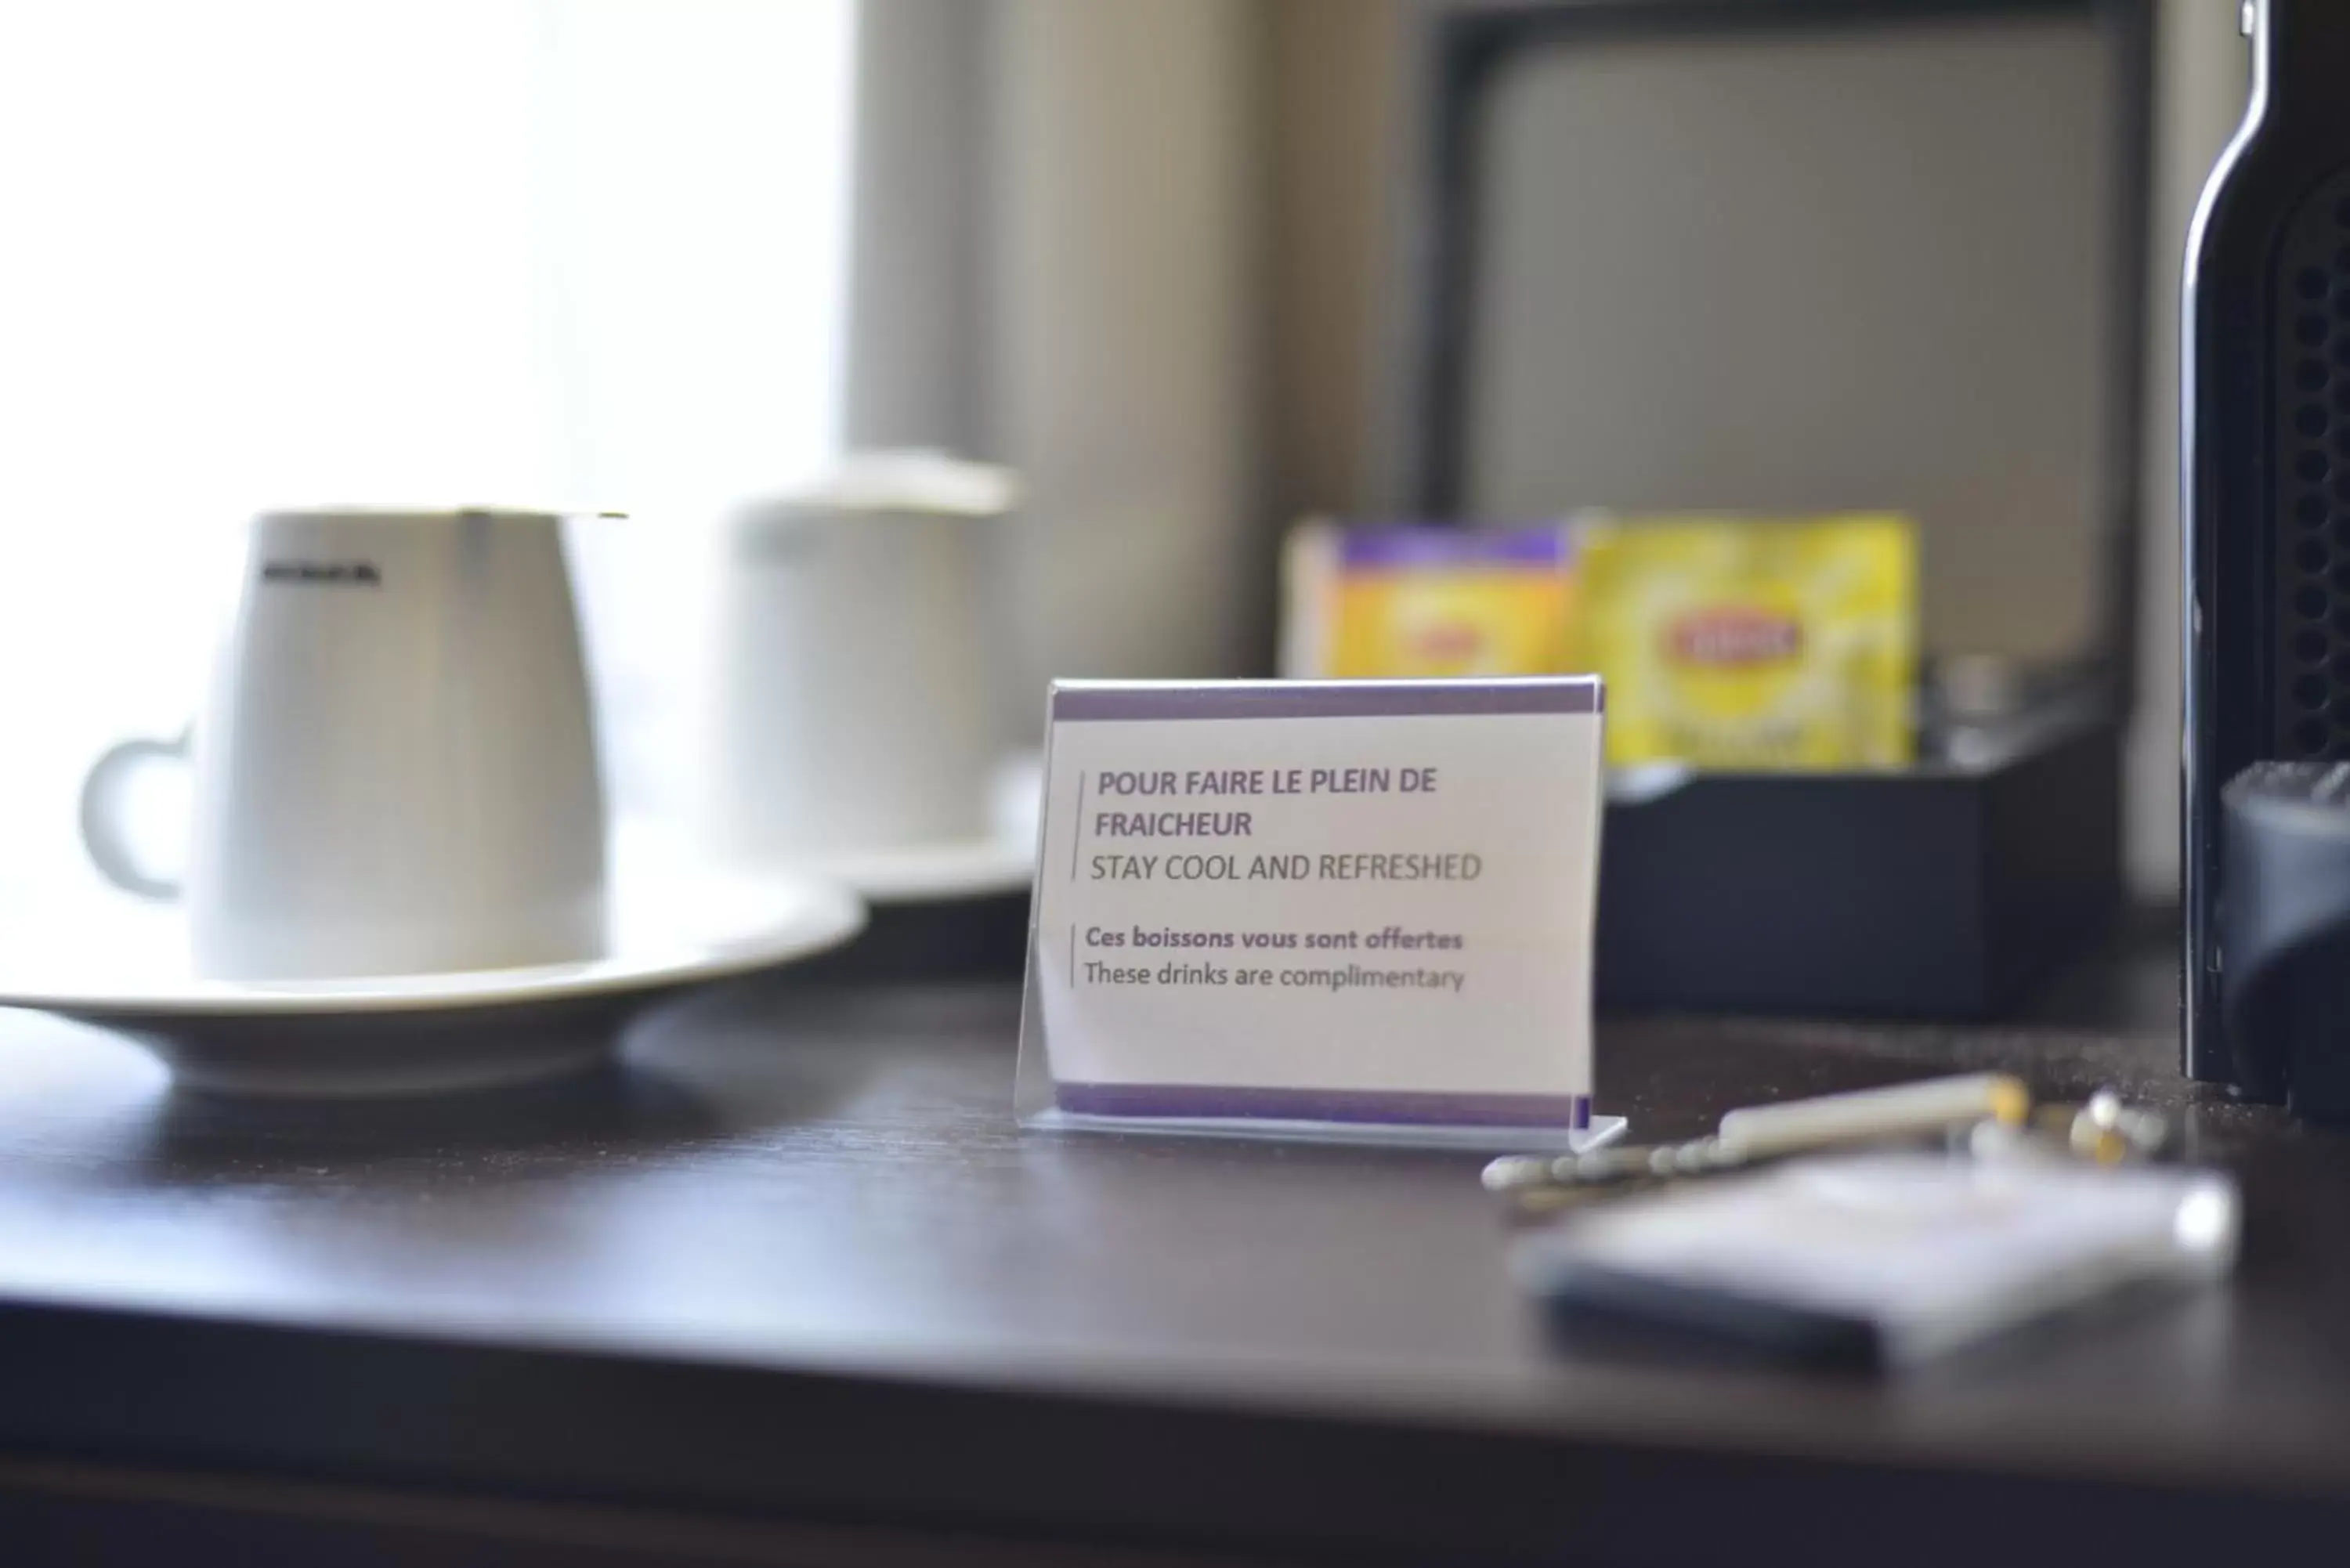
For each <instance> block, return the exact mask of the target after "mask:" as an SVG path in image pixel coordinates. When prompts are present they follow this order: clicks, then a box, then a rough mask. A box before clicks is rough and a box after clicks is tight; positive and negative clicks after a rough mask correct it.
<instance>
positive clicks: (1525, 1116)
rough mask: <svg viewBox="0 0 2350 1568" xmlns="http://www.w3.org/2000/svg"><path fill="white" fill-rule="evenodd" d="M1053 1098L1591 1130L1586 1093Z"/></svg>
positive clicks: (1218, 1113)
mask: <svg viewBox="0 0 2350 1568" xmlns="http://www.w3.org/2000/svg"><path fill="white" fill-rule="evenodd" d="M1054 1099H1055V1102H1056V1103H1057V1104H1058V1105H1059V1106H1060V1107H1061V1109H1062V1110H1064V1111H1066V1112H1068V1113H1069V1114H1070V1115H1072V1116H1134V1117H1138V1118H1148V1117H1154V1116H1183V1117H1211V1118H1214V1119H1217V1120H1226V1121H1284V1122H1366V1123H1373V1124H1377V1123H1383V1122H1384V1123H1388V1124H1391V1125H1394V1126H1399V1127H1589V1126H1590V1125H1591V1098H1590V1096H1587V1095H1441V1094H1415V1093H1409V1092H1404V1091H1384V1090H1381V1091H1364V1090H1349V1089H1252V1088H1222V1087H1217V1086H1215V1085H1183V1084H1067V1083H1065V1084H1059V1085H1055V1088H1054Z"/></svg>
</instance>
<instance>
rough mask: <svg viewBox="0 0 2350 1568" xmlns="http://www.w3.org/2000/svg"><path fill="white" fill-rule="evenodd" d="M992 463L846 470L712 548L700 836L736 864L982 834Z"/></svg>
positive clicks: (875, 461)
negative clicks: (711, 652)
mask: <svg viewBox="0 0 2350 1568" xmlns="http://www.w3.org/2000/svg"><path fill="white" fill-rule="evenodd" d="M1012 499H1013V486H1012V482H1011V480H1010V478H1009V477H1008V476H1007V475H1005V474H1004V473H1003V472H1002V471H1001V470H997V469H992V468H983V467H978V466H975V465H972V464H969V463H962V462H952V461H951V460H948V459H945V458H941V457H932V456H928V455H922V454H904V455H878V456H870V457H863V458H858V459H852V460H850V461H849V462H846V463H844V464H843V465H842V467H841V468H840V470H839V471H838V472H837V473H836V474H834V475H832V476H831V477H830V478H828V479H827V481H826V482H824V483H821V484H817V485H815V486H811V487H809V488H808V489H806V490H805V491H802V492H798V493H793V494H789V495H785V496H778V497H774V498H770V499H765V500H760V501H754V502H751V503H748V504H744V505H743V506H741V507H738V508H737V509H736V510H735V511H734V513H733V514H732V516H731V517H729V519H728V520H727V524H726V527H725V532H724V535H723V540H722V544H721V552H720V556H721V558H720V562H719V583H718V590H717V603H718V616H717V627H716V637H715V663H716V669H715V671H714V674H713V681H712V684H713V691H714V700H713V711H712V712H711V713H710V714H709V715H708V724H707V728H706V736H707V746H706V753H705V754H706V756H707V759H708V766H707V767H706V769H705V770H704V784H705V794H704V798H703V802H702V814H701V815H702V833H703V836H704V838H705V840H706V842H707V844H708V846H709V847H710V848H711V849H712V851H713V852H715V853H716V854H718V855H720V856H722V857H725V858H727V859H729V860H732V861H736V862H750V863H761V862H765V863H775V862H785V861H805V860H808V859H821V858H823V857H841V856H856V855H863V854H869V853H872V852H874V851H877V850H890V849H899V848H909V847H920V846H939V845H945V844H951V843H958V842H966V841H970V840H972V839H977V838H983V837H984V836H987V834H988V832H989V828H990V822H989V818H990V808H989V801H988V780H989V774H990V769H991V767H992V765H993V762H994V760H995V754H996V752H997V749H998V736H997V732H996V709H995V704H996V699H997V691H996V682H997V679H998V676H997V663H998V659H997V654H998V650H999V648H1000V640H1001V639H1000V636H999V632H998V628H997V627H996V626H995V624H994V618H993V614H992V613H991V605H990V602H989V587H990V581H991V578H990V571H989V568H990V564H991V559H992V553H993V550H994V549H995V547H996V535H997V534H998V533H999V531H1000V529H1001V527H1002V520H1003V515H1004V514H1005V513H1006V512H1007V511H1008V509H1009V508H1010V506H1011V504H1012Z"/></svg>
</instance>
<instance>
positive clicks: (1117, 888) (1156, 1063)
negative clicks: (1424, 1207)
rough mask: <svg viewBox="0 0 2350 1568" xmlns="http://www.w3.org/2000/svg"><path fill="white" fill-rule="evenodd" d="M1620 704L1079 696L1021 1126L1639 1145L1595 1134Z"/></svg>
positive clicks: (1033, 991)
mask: <svg viewBox="0 0 2350 1568" xmlns="http://www.w3.org/2000/svg"><path fill="white" fill-rule="evenodd" d="M1602 707H1603V702H1602V696H1601V688H1600V683H1599V682H1598V680H1596V679H1594V678H1590V677H1575V678H1556V679H1528V680H1410V681H1351V680H1350V681H1320V680H1315V681H1305V680H1290V681H1206V682H1139V681H1136V682H1126V681H1118V682H1111V681H1063V682H1059V683H1056V684H1055V687H1054V688H1053V695H1052V710H1051V716H1050V735H1049V740H1048V744H1047V749H1046V753H1045V813H1044V823H1043V827H1042V830H1041V834H1040V846H1039V856H1040V864H1039V867H1038V872H1037V881H1036V898H1035V905H1034V914H1033V921H1034V923H1033V926H1032V928H1031V931H1030V937H1029V956H1028V992H1027V1002H1026V1006H1025V1009H1024V1015H1023V1018H1022V1024H1021V1064H1020V1084H1019V1087H1018V1101H1019V1107H1020V1112H1021V1116H1022V1118H1023V1120H1024V1121H1025V1122H1027V1123H1029V1124H1031V1125H1045V1126H1089V1125H1102V1124H1111V1125H1118V1126H1121V1127H1156V1128H1158V1129H1159V1130H1190V1131H1208V1130H1214V1131H1252V1130H1253V1131H1258V1132H1274V1133H1281V1132H1296V1131H1300V1130H1303V1129H1305V1128H1308V1127H1311V1128H1315V1129H1320V1135H1321V1136H1328V1135H1331V1134H1334V1133H1343V1132H1344V1131H1345V1130H1347V1129H1352V1131H1353V1132H1354V1133H1355V1134H1356V1135H1357V1136H1359V1135H1363V1134H1367V1133H1370V1132H1372V1131H1373V1129H1385V1130H1386V1132H1388V1133H1390V1134H1399V1135H1402V1136H1406V1137H1412V1138H1413V1140H1414V1141H1418V1140H1419V1138H1420V1137H1429V1136H1430V1135H1434V1136H1435V1137H1437V1138H1438V1140H1440V1141H1477V1142H1483V1141H1492V1139H1493V1137H1494V1136H1495V1135H1496V1134H1498V1133H1499V1132H1500V1131H1501V1130H1502V1129H1507V1132H1508V1134H1509V1137H1508V1138H1507V1141H1509V1142H1513V1143H1515V1142H1523V1141H1525V1140H1526V1139H1527V1138H1528V1137H1541V1138H1542V1139H1543V1140H1544V1141H1546V1142H1549V1143H1553V1144H1559V1143H1564V1144H1566V1145H1569V1146H1576V1147H1579V1146H1581V1145H1583V1144H1586V1143H1590V1142H1596V1141H1599V1136H1598V1135H1599V1134H1601V1133H1603V1132H1612V1131H1613V1130H1616V1129H1617V1127H1620V1125H1621V1124H1620V1122H1619V1121H1617V1120H1615V1119H1614V1118H1607V1119H1606V1120H1604V1121H1603V1122H1602V1123H1600V1124H1598V1125H1596V1126H1595V1124H1594V1123H1593V1120H1592V1118H1591V1114H1590V1108H1591V1102H1590V1096H1591V1084H1592V1044H1591V950H1592V929H1593V922H1594V916H1595V904H1596V897H1597V891H1598V857H1599V821H1600V801H1601V793H1602V784H1601V762H1602V749H1601V742H1600V724H1601V711H1602ZM1409 1129H1417V1130H1416V1133H1415V1132H1413V1131H1411V1130H1409ZM1441 1129H1451V1130H1452V1132H1453V1133H1456V1134H1457V1133H1459V1132H1461V1129H1469V1136H1468V1137H1465V1138H1458V1137H1446V1135H1445V1134H1444V1132H1443V1131H1442V1130H1441ZM1476 1129H1483V1132H1482V1136H1479V1135H1478V1134H1477V1132H1476Z"/></svg>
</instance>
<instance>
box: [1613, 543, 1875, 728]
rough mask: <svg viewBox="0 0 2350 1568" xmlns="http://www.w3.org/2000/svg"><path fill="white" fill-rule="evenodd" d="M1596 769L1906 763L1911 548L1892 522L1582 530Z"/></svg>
mask: <svg viewBox="0 0 2350 1568" xmlns="http://www.w3.org/2000/svg"><path fill="white" fill-rule="evenodd" d="M1575 543H1576V549H1577V567H1578V570H1579V573H1580V575H1581V578H1582V588H1583V604H1584V611H1583V618H1582V621H1581V623H1580V626H1579V628H1578V634H1579V639H1580V643H1581V651H1582V653H1583V655H1584V657H1585V659H1586V661H1587V668H1590V669H1593V670H1597V671H1598V672H1599V674H1600V675H1601V676H1603V677H1604V678H1605V679H1606V680H1607V760H1608V762H1609V763H1613V764H1615V765H1617V766H1619V767H1621V766H1627V765H1629V764H1632V763H1651V762H1664V761H1680V762H1687V763H1692V764H1694V765H1697V766H1700V767H1714V768H1868V767H1895V766H1899V765H1901V764H1903V763H1908V762H1909V761H1911V760H1912V759H1913V757H1914V756H1915V754H1916V745H1917V737H1916V723H1915V718H1914V712H1913V707H1914V688H1915V684H1916V679H1917V668H1918V545H1917V533H1916V529H1915V528H1914V527H1913V525H1912V524H1911V523H1910V521H1909V520H1908V518H1906V517H1902V516H1898V515H1892V514H1856V515H1850V516H1826V517H1813V518H1800V519H1783V520H1777V519H1758V518H1744V517H1734V516H1720V517H1701V516H1689V517H1664V518H1654V519H1625V518H1614V517H1595V518H1592V519H1589V520H1586V522H1584V523H1583V524H1581V525H1580V528H1579V530H1578V533H1577V536H1576V541H1575Z"/></svg>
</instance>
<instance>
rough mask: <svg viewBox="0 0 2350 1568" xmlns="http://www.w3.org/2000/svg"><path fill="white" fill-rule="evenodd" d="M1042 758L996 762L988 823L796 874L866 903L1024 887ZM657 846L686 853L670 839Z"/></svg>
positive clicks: (649, 827)
mask: <svg viewBox="0 0 2350 1568" xmlns="http://www.w3.org/2000/svg"><path fill="white" fill-rule="evenodd" d="M1044 793H1045V761H1044V757H1043V755H1042V753H1036V752H1021V753H1014V754H1013V755H1012V756H1009V757H1006V758H1005V759H1004V760H1003V762H1002V763H998V764H997V766H996V769H995V774H994V776H993V778H992V779H991V780H990V781H989V785H988V802H987V815H988V830H987V832H986V833H985V834H984V835H983V836H978V837H973V838H968V839H962V840H958V841H955V842H951V843H945V844H908V845H898V846H892V847H890V848H888V849H865V850H859V851H857V852H856V853H854V854H845V855H819V856H810V857H806V858H803V859H800V860H795V861H794V862H792V864H791V866H790V867H789V869H790V870H791V871H792V872H793V873H795V874H797V875H802V876H808V877H819V878H821V879H823V880H825V881H827V882H837V883H839V884H840V885H841V886H842V887H844V888H848V889H850V890H851V891H853V892H855V893H856V894H857V895H858V897H860V898H863V899H864V900H865V901H866V902H867V903H868V904H876V905H882V904H922V903H933V902H940V901H943V900H947V899H953V898H991V897H995V896H999V895H1003V894H1011V893H1024V892H1026V891H1027V890H1028V889H1029V888H1030V887H1031V886H1032V885H1033V884H1034V883H1035V880H1036V821H1037V818H1038V816H1040V815H1042V813H1043V811H1044ZM622 831H623V832H624V833H633V834H641V835H642V836H643V838H644V842H646V843H647V844H649V845H650V844H652V843H655V842H657V841H658V840H660V838H661V837H662V836H664V834H665V832H667V831H668V830H666V829H664V828H663V827H661V826H659V825H656V824H651V823H630V824H629V825H627V826H625V827H624V828H623V830H622ZM660 853H665V854H675V855H688V854H691V851H688V850H683V849H680V848H678V847H676V846H674V845H671V846H670V847H669V848H666V849H663V850H661V851H660Z"/></svg>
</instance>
